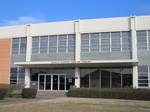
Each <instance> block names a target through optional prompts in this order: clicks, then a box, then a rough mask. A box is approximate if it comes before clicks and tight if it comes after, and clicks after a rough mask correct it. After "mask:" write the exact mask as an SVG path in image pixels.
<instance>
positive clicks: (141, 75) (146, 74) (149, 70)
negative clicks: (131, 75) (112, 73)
mask: <svg viewBox="0 0 150 112" xmlns="http://www.w3.org/2000/svg"><path fill="white" fill-rule="evenodd" d="M149 79H150V66H147V65H142V66H138V86H139V87H148V86H149V81H150V80H149Z"/></svg>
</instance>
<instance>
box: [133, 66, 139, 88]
mask: <svg viewBox="0 0 150 112" xmlns="http://www.w3.org/2000/svg"><path fill="white" fill-rule="evenodd" d="M133 88H138V66H133Z"/></svg>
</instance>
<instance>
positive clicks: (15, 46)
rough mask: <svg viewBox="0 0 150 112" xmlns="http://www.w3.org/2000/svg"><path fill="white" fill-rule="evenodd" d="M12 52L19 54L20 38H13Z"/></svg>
mask: <svg viewBox="0 0 150 112" xmlns="http://www.w3.org/2000/svg"><path fill="white" fill-rule="evenodd" d="M12 54H13V55H18V54H19V38H13V40H12Z"/></svg>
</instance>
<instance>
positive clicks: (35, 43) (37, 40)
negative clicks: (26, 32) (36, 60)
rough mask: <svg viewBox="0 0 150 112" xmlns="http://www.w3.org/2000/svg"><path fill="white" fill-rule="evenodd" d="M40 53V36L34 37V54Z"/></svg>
mask: <svg viewBox="0 0 150 112" xmlns="http://www.w3.org/2000/svg"><path fill="white" fill-rule="evenodd" d="M38 53H39V37H32V54H38Z"/></svg>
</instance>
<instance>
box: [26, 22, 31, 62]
mask: <svg viewBox="0 0 150 112" xmlns="http://www.w3.org/2000/svg"><path fill="white" fill-rule="evenodd" d="M26 36H27V47H26V61H27V62H29V61H31V53H32V37H31V36H30V25H26Z"/></svg>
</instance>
